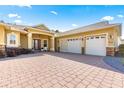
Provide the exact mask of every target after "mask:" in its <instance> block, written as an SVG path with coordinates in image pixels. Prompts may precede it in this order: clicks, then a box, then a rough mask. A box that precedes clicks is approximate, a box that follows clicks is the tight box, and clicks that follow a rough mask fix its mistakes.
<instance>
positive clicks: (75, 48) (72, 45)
mask: <svg viewBox="0 0 124 93" xmlns="http://www.w3.org/2000/svg"><path fill="white" fill-rule="evenodd" d="M81 41H82V40H81V39H78V38H76V39H65V40H61V41H60V52H70V53H80V54H81V44H82V43H81Z"/></svg>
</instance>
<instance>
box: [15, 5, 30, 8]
mask: <svg viewBox="0 0 124 93" xmlns="http://www.w3.org/2000/svg"><path fill="white" fill-rule="evenodd" d="M17 6H19V7H27V8H32V7H31V5H17Z"/></svg>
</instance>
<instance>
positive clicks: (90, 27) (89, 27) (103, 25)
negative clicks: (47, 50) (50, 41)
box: [57, 21, 121, 37]
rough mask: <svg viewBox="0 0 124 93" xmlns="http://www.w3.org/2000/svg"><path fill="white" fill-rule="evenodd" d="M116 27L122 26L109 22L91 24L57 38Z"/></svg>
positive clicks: (62, 33)
mask: <svg viewBox="0 0 124 93" xmlns="http://www.w3.org/2000/svg"><path fill="white" fill-rule="evenodd" d="M114 26H121V24H118V23H116V24H109V22H108V21H103V22H98V23H95V24H91V25H87V26H83V27H80V28H76V29H72V30H69V31H65V32H61V33H59V34H57V37H59V36H65V35H71V34H77V33H82V32H90V31H95V30H99V29H104V28H110V27H114ZM120 33H121V32H120Z"/></svg>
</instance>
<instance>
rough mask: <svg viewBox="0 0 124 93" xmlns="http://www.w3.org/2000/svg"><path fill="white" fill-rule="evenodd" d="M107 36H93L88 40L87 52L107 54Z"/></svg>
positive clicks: (90, 53)
mask: <svg viewBox="0 0 124 93" xmlns="http://www.w3.org/2000/svg"><path fill="white" fill-rule="evenodd" d="M105 42H106V41H105V38H93V39H89V40H86V54H89V55H99V56H106V43H105Z"/></svg>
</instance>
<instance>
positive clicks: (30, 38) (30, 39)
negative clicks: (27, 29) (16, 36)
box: [28, 33, 32, 49]
mask: <svg viewBox="0 0 124 93" xmlns="http://www.w3.org/2000/svg"><path fill="white" fill-rule="evenodd" d="M28 49H32V33H28Z"/></svg>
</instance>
